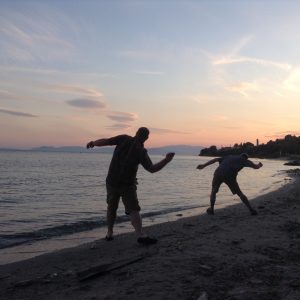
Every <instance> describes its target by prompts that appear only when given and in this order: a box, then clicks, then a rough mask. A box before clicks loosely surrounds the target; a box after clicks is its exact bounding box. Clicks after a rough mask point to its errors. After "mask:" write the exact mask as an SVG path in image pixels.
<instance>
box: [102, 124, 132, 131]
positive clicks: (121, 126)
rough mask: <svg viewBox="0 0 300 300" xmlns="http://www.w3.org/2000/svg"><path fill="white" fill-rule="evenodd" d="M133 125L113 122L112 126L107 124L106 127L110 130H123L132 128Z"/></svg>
mask: <svg viewBox="0 0 300 300" xmlns="http://www.w3.org/2000/svg"><path fill="white" fill-rule="evenodd" d="M130 127H131V125H129V124H123V123H116V124H112V125H110V126H106V127H105V128H106V129H110V130H123V129H128V128H130Z"/></svg>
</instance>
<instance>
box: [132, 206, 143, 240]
mask: <svg viewBox="0 0 300 300" xmlns="http://www.w3.org/2000/svg"><path fill="white" fill-rule="evenodd" d="M130 219H131V224H132V226H133V228H134V230H135V233H136V235H137V236H138V237H141V236H143V231H142V226H143V225H142V218H141V215H140V213H139V212H138V211H132V212H131V213H130Z"/></svg>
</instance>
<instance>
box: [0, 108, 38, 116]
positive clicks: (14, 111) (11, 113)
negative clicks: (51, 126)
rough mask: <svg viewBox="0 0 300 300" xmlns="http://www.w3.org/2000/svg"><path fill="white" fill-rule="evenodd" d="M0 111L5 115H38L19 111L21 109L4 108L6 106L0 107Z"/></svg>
mask: <svg viewBox="0 0 300 300" xmlns="http://www.w3.org/2000/svg"><path fill="white" fill-rule="evenodd" d="M0 113H4V114H7V115H13V116H17V117H27V118H36V117H38V116H37V115H33V114H29V113H26V112H21V111H16V110H12V109H6V108H0Z"/></svg>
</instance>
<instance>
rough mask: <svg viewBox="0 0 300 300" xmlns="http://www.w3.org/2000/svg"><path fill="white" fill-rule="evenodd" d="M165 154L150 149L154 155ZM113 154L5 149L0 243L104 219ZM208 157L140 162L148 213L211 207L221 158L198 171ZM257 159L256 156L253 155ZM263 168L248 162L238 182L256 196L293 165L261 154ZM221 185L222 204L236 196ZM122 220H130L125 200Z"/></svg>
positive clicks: (0, 157) (0, 172)
mask: <svg viewBox="0 0 300 300" xmlns="http://www.w3.org/2000/svg"><path fill="white" fill-rule="evenodd" d="M162 158H163V157H162V156H152V160H153V162H157V161H159V160H161V159H162ZM110 159H111V154H99V153H46V152H26V151H24V152H23V151H20V152H14V151H11V152H9V151H7V152H6V151H5V152H0V188H1V193H0V225H1V226H0V248H4V247H10V246H13V245H16V244H20V243H23V242H27V241H34V240H39V239H47V238H50V237H52V236H59V235H64V234H68V233H73V232H79V231H84V230H89V229H92V228H96V227H99V226H104V225H105V213H106V202H105V200H106V190H105V178H106V173H107V169H108V166H109V162H110ZM208 159H210V158H205V157H197V156H195V157H189V156H186V157H185V156H175V158H174V160H173V161H172V162H171V163H170V164H169V165H167V167H165V168H164V169H163V170H161V171H160V172H158V173H155V174H151V173H148V172H146V171H145V170H144V169H143V168H142V167H140V169H139V172H138V181H139V185H138V195H139V200H140V204H141V207H142V213H143V215H144V216H146V217H147V216H155V215H157V214H166V213H168V212H171V211H180V210H184V209H188V208H194V207H199V206H207V205H208V203H209V193H210V184H211V179H212V174H213V171H214V170H215V168H216V167H217V164H214V165H211V166H209V167H207V168H206V169H204V170H202V171H199V170H196V166H197V165H198V164H200V163H202V162H204V161H207V160H208ZM254 161H257V160H255V159H254ZM261 161H262V162H263V164H264V167H263V168H261V169H259V170H253V169H249V168H245V169H243V170H242V171H241V172H240V174H239V182H240V186H241V189H242V190H243V191H244V192H245V194H246V195H248V197H249V198H250V199H251V198H253V197H255V196H257V195H260V194H263V193H267V192H269V191H271V190H274V189H277V188H278V187H279V186H281V185H282V184H283V182H284V180H283V178H284V177H285V176H286V175H285V174H284V173H283V172H281V171H282V170H284V169H288V167H285V166H283V162H282V161H275V160H261ZM233 199H234V197H233V196H232V195H231V194H230V191H229V189H228V188H227V186H225V185H223V186H222V187H221V189H220V192H219V194H218V197H217V203H218V204H220V203H226V202H229V201H231V200H233ZM118 214H119V217H118V222H122V221H124V220H126V221H127V220H128V219H127V217H126V216H125V215H124V207H123V205H122V204H120V208H119V211H118Z"/></svg>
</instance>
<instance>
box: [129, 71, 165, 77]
mask: <svg viewBox="0 0 300 300" xmlns="http://www.w3.org/2000/svg"><path fill="white" fill-rule="evenodd" d="M134 73H135V74H139V75H154V76H155V75H163V74H164V73H163V72H159V71H134Z"/></svg>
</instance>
